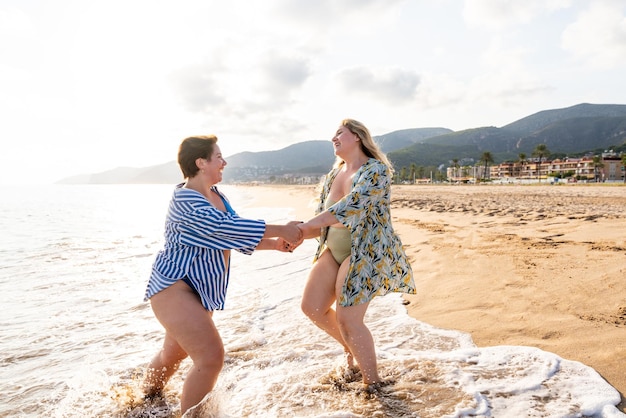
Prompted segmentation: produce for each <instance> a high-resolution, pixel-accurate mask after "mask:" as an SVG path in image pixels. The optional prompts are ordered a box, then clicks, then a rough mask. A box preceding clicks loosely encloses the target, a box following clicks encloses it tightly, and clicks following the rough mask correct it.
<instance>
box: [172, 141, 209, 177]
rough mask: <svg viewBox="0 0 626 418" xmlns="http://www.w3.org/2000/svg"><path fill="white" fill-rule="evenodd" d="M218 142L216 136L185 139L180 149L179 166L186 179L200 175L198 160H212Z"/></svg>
mask: <svg viewBox="0 0 626 418" xmlns="http://www.w3.org/2000/svg"><path fill="white" fill-rule="evenodd" d="M216 142H217V137H216V136H215V135H201V136H190V137H189V138H185V139H183V142H181V144H180V147H179V148H178V165H179V166H180V170H181V171H182V172H183V177H184V178H186V179H187V178H191V177H194V176H195V175H196V174H197V173H198V166H197V165H196V160H197V159H198V158H207V159H211V155H213V149H214V145H215V143H216Z"/></svg>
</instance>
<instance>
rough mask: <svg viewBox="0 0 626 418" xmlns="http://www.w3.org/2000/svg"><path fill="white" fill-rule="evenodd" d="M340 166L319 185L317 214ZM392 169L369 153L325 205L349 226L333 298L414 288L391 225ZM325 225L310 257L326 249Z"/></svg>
mask: <svg viewBox="0 0 626 418" xmlns="http://www.w3.org/2000/svg"><path fill="white" fill-rule="evenodd" d="M338 172H339V168H335V169H333V170H332V171H331V172H330V173H329V174H328V175H327V176H326V179H325V181H324V184H323V189H322V192H321V196H320V202H319V206H318V208H317V213H321V212H322V211H323V210H324V207H325V206H324V205H325V201H326V199H327V197H328V194H329V193H330V187H331V185H332V183H333V180H334V179H335V177H336V175H337V173H338ZM390 196H391V172H390V170H389V168H388V167H387V166H386V165H385V164H383V163H382V162H380V161H379V160H376V159H374V158H370V159H369V160H368V161H367V162H366V163H365V164H363V166H362V167H361V168H360V169H359V170H358V171H357V172H356V173H355V175H354V179H353V183H352V189H351V191H350V193H348V194H347V195H346V196H344V197H343V198H342V199H341V200H340V201H339V202H337V203H335V204H334V205H332V206H331V207H330V208H328V211H329V212H330V213H332V214H333V215H334V216H335V217H336V218H337V219H338V220H339V222H341V223H342V224H343V225H345V226H346V227H347V228H348V229H349V230H350V237H351V240H352V251H351V254H350V267H349V269H348V273H347V277H346V281H345V283H344V286H343V291H342V294H341V295H340V297H339V300H338V303H339V304H340V305H341V306H354V305H359V304H362V303H366V302H369V301H370V300H372V299H373V298H374V297H375V296H382V295H385V294H387V293H389V292H401V293H411V294H414V293H416V290H415V282H414V280H413V270H412V268H411V264H410V263H409V261H408V259H407V257H406V254H405V253H404V250H403V248H402V242H401V241H400V237H399V236H398V235H397V234H396V233H395V231H394V230H393V226H392V224H391V213H390V205H391V202H390ZM327 232H328V227H326V228H323V229H322V231H321V235H320V242H319V246H318V249H317V252H316V254H315V258H314V261H315V260H317V259H318V258H319V256H320V255H321V254H322V252H323V251H324V249H325V248H326V245H325V242H326V236H327Z"/></svg>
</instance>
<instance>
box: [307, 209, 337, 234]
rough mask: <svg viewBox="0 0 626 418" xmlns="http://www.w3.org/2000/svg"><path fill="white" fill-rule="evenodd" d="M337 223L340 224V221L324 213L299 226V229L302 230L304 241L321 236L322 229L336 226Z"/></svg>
mask: <svg viewBox="0 0 626 418" xmlns="http://www.w3.org/2000/svg"><path fill="white" fill-rule="evenodd" d="M337 222H339V220H337V218H335V216H334V215H333V214H332V213H330V212H328V211H324V212H322V213H320V214H319V215H316V216H315V217H313V218H311V219H309V220H308V221H306V222H303V223H301V224H298V228H300V229H301V230H302V237H303V238H304V239H309V238H316V237H319V236H320V233H321V230H322V228H324V227H327V226H330V225H333V224H336V223H337Z"/></svg>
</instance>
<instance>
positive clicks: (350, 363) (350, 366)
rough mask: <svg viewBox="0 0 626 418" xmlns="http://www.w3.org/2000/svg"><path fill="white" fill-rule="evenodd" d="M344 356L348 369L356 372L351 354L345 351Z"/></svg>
mask: <svg viewBox="0 0 626 418" xmlns="http://www.w3.org/2000/svg"><path fill="white" fill-rule="evenodd" d="M344 355H345V356H346V363H347V365H348V369H350V370H354V369H357V370H358V367H356V366H355V365H354V356H353V355H352V353H351V352H349V351H346V352H344Z"/></svg>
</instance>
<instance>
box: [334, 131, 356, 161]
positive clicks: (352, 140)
mask: <svg viewBox="0 0 626 418" xmlns="http://www.w3.org/2000/svg"><path fill="white" fill-rule="evenodd" d="M332 141H333V148H334V149H335V154H338V153H339V152H341V151H342V150H344V151H345V150H348V149H352V148H353V147H354V146H355V145H358V142H359V137H358V136H356V135H355V134H353V133H352V132H350V129H348V128H347V127H345V126H343V125H341V126H339V128H338V129H337V132H335V136H333V139H332Z"/></svg>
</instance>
